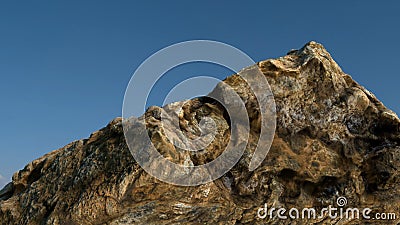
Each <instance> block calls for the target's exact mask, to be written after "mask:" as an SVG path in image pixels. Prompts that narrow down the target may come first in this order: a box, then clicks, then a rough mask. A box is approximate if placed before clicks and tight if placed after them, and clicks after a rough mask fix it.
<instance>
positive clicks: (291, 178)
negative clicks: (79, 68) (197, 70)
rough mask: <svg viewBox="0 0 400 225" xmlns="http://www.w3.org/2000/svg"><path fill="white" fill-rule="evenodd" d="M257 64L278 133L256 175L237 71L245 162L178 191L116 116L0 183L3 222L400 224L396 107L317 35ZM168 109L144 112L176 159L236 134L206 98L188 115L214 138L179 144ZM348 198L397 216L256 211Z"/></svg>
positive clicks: (253, 117)
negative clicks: (134, 148)
mask: <svg viewBox="0 0 400 225" xmlns="http://www.w3.org/2000/svg"><path fill="white" fill-rule="evenodd" d="M258 66H259V68H260V69H261V71H262V72H263V73H264V75H265V76H266V77H267V79H268V82H269V84H270V86H271V89H272V91H273V94H274V97H275V102H276V112H277V129H276V133H275V138H274V141H273V144H272V147H271V149H270V152H269V153H268V156H267V158H266V159H265V160H264V161H263V163H262V165H261V166H260V167H258V168H257V169H256V170H254V171H251V172H250V171H249V168H248V166H249V162H250V158H251V157H250V156H251V154H252V152H253V151H254V147H255V146H254V145H255V144H256V143H257V140H258V135H259V132H260V120H259V119H260V118H259V117H260V116H259V113H258V109H257V106H258V105H257V102H256V101H255V99H254V96H253V94H252V92H251V91H250V90H249V87H248V86H247V85H246V83H245V82H244V81H243V80H242V79H241V78H240V76H237V75H233V76H231V77H229V78H227V79H226V80H225V81H224V82H225V83H227V84H229V85H231V86H232V87H233V88H234V89H235V90H236V91H237V92H238V94H239V95H240V97H241V98H242V99H243V101H244V102H245V104H246V108H247V111H248V113H249V118H250V124H251V132H250V143H249V145H248V146H247V148H246V151H245V153H244V155H243V157H242V159H241V161H240V162H239V163H238V164H237V165H236V166H235V167H234V168H233V169H231V170H230V171H229V172H228V173H227V174H225V175H224V176H223V177H221V178H220V179H218V180H215V181H213V182H211V183H208V184H204V185H200V186H196V187H181V186H173V185H169V184H166V183H163V182H161V181H159V180H157V179H155V178H153V177H151V176H150V175H148V174H147V173H146V172H144V171H143V170H142V169H141V167H140V166H139V165H138V164H137V163H136V162H135V160H134V159H133V157H132V155H131V154H130V152H129V149H128V148H127V145H126V143H125V139H124V134H123V129H122V125H121V123H122V122H121V119H120V118H117V119H114V120H113V121H111V122H110V123H109V124H108V125H107V126H106V127H105V128H103V129H101V130H99V131H96V132H94V133H93V134H92V135H91V136H90V137H89V138H88V139H83V140H79V141H76V142H73V143H71V144H69V145H67V146H65V147H63V148H61V149H58V150H56V151H53V152H51V153H48V154H47V155H45V156H43V157H42V158H40V159H37V160H35V161H33V162H31V163H29V164H28V165H27V166H26V167H25V168H24V169H23V170H21V171H18V172H17V173H15V174H14V176H13V181H12V183H10V184H8V185H7V186H6V187H5V188H4V189H3V190H2V191H0V224H312V223H316V224H367V223H370V224H398V223H399V222H400V218H399V217H400V214H399V213H398V212H400V182H399V181H400V177H399V174H400V170H399V169H400V145H399V141H400V133H399V124H400V121H399V118H398V117H397V115H396V114H395V113H393V112H392V111H390V110H389V109H387V108H386V107H385V106H384V105H383V104H382V103H381V102H380V101H379V100H377V99H376V97H375V96H374V95H373V94H371V93H370V92H369V91H367V90H366V89H365V88H363V87H362V86H360V85H359V84H357V83H356V82H355V81H354V80H352V78H351V77H350V76H349V75H347V74H346V73H344V72H343V71H342V70H341V69H340V67H339V66H338V65H337V64H336V63H335V61H334V60H333V59H332V58H331V56H330V54H329V53H328V52H327V51H326V50H325V49H324V47H323V46H322V45H320V44H318V43H315V42H310V43H308V44H306V45H305V46H304V47H303V48H301V49H300V50H292V51H290V52H289V53H288V54H287V55H286V56H284V57H281V58H278V59H270V60H266V61H262V62H259V63H258ZM168 107H172V108H173V107H174V105H173V104H172V105H170V106H168ZM168 107H167V108H168ZM162 110H164V109H162V108H159V107H150V108H149V109H148V110H147V112H146V113H145V115H144V116H145V118H146V121H147V127H148V133H149V135H150V137H151V139H152V141H153V143H154V145H155V146H156V148H157V150H158V151H159V152H160V153H161V154H163V155H164V156H165V157H167V158H168V159H170V160H171V161H173V162H176V163H185V161H186V163H188V162H187V161H188V159H189V161H190V162H189V163H190V164H193V165H200V164H204V163H207V162H209V161H211V160H213V159H215V158H216V157H218V156H219V155H220V154H221V153H222V152H223V150H224V147H226V145H227V144H228V142H229V137H230V132H231V131H230V123H229V118H228V117H227V116H226V113H225V111H224V108H223V107H221V106H220V105H219V104H218V103H216V102H213V101H212V100H210V99H208V98H199V99H193V100H189V101H187V102H186V103H185V107H184V111H183V115H182V116H181V117H180V124H181V128H182V130H183V132H185V133H186V135H188V136H190V135H196V132H198V130H199V127H198V126H199V125H198V121H199V120H200V118H201V117H204V116H209V117H211V118H213V119H214V121H215V122H216V124H217V127H218V129H217V132H216V137H215V139H214V141H213V142H212V143H211V145H209V146H208V147H207V148H206V149H204V150H203V151H201V152H199V153H191V152H182V151H180V150H179V149H176V148H175V147H174V145H172V144H171V143H169V141H168V139H167V138H166V137H165V135H164V133H163V131H162V129H161V127H160V126H159V125H160V112H161V111H162ZM341 196H344V197H346V198H347V201H348V202H347V205H346V207H357V208H365V207H369V208H371V209H372V212H373V213H376V212H396V213H397V217H398V218H397V219H395V220H389V221H376V220H374V221H368V220H362V219H353V220H352V219H345V218H343V219H340V218H336V219H332V218H330V217H329V216H328V215H323V216H322V218H315V219H294V220H293V219H286V220H283V219H278V218H274V219H270V218H269V217H267V218H265V219H262V218H259V217H257V211H258V209H259V208H260V207H263V206H264V204H267V205H268V207H269V208H273V207H274V208H279V207H283V208H286V209H290V208H292V207H295V208H297V209H300V210H301V209H302V208H306V207H307V208H310V207H314V208H315V209H317V210H319V209H322V208H323V207H327V206H328V205H332V206H336V205H337V203H336V200H337V198H338V197H341ZM371 215H372V214H371Z"/></svg>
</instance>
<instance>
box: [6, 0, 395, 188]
mask: <svg viewBox="0 0 400 225" xmlns="http://www.w3.org/2000/svg"><path fill="white" fill-rule="evenodd" d="M137 2H139V1H101V0H96V1H73V0H70V1H64V2H61V1H18V2H15V1H7V2H6V1H2V2H1V3H0V76H1V82H0V103H1V108H0V118H1V129H0V186H1V185H3V184H4V182H6V181H7V180H9V179H10V177H11V176H12V174H13V173H14V172H15V171H17V170H19V169H21V168H23V167H24V166H25V165H26V164H27V163H28V162H30V161H32V160H34V159H35V158H38V157H40V156H42V155H43V154H45V153H47V152H49V151H51V150H54V149H57V148H60V147H62V146H64V145H65V144H67V143H69V142H71V141H73V140H77V139H81V138H85V137H88V136H89V135H90V133H91V132H93V131H95V130H98V129H99V128H101V127H103V126H105V125H106V124H107V123H108V122H109V121H110V120H112V119H113V118H115V117H118V116H121V107H122V101H123V95H124V91H125V88H126V86H127V84H128V81H129V79H130V77H131V75H132V73H133V72H134V71H135V69H136V68H137V67H138V66H139V65H140V63H141V62H142V61H143V60H145V59H146V58H147V57H149V56H150V55H151V54H153V53H155V52H156V51H158V50H160V49H161V48H164V47H166V46H168V45H171V44H174V43H177V42H181V41H187V40H192V39H211V40H216V41H221V42H225V43H227V44H230V45H233V46H235V47H237V48H239V49H241V50H242V51H244V52H245V53H247V54H248V55H249V56H250V57H252V58H253V59H254V61H260V60H263V59H267V58H275V57H278V56H282V55H284V54H286V52H287V51H288V50H290V49H293V48H300V47H302V46H303V45H304V44H305V43H306V42H308V41H310V40H315V41H318V42H320V43H322V44H324V46H325V47H326V48H327V49H328V50H329V51H330V52H331V54H332V56H333V57H334V59H335V60H336V61H337V62H338V63H339V64H340V66H341V67H342V69H343V70H344V71H345V72H347V73H349V74H351V75H352V76H353V78H354V79H355V80H357V81H358V82H359V83H361V84H362V85H364V86H365V87H367V88H368V89H369V90H371V91H372V92H373V93H375V94H376V95H377V97H378V98H379V99H381V100H382V101H383V102H384V103H385V105H386V106H388V107H389V108H391V109H392V110H394V111H395V112H397V113H399V112H400V107H399V104H398V103H399V97H398V96H399V95H400V89H399V88H398V86H399V81H400V77H399V72H398V65H399V60H400V44H399V40H400V29H399V21H400V14H399V11H400V3H399V2H398V1H385V2H383V1H382V2H379V3H378V2H377V1H371V3H369V2H368V1H331V2H326V1H276V0H275V1H204V0H203V1H142V2H146V3H137ZM372 2H375V3H372ZM203 67H204V68H205V69H206V70H207V73H210V72H219V73H216V74H214V76H216V77H219V78H223V77H225V76H227V75H229V72H227V71H224V70H223V69H220V68H211V69H210V68H206V67H208V66H192V67H190V66H189V67H187V68H186V69H181V70H179V69H178V70H177V71H175V72H176V73H172V72H171V73H169V74H170V76H169V78H168V77H165V78H163V79H164V82H161V83H160V84H159V85H158V86H159V88H160V90H159V91H158V92H157V90H156V91H155V92H154V93H153V97H152V98H150V104H160V102H159V101H158V99H159V96H162V95H164V94H165V90H166V89H167V88H168V87H172V86H173V84H175V83H176V82H179V81H180V80H182V79H184V76H185V74H186V73H188V72H190V71H192V72H194V70H196V72H197V70H201V68H203ZM166 75H167V74H166ZM197 75H198V74H197Z"/></svg>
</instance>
